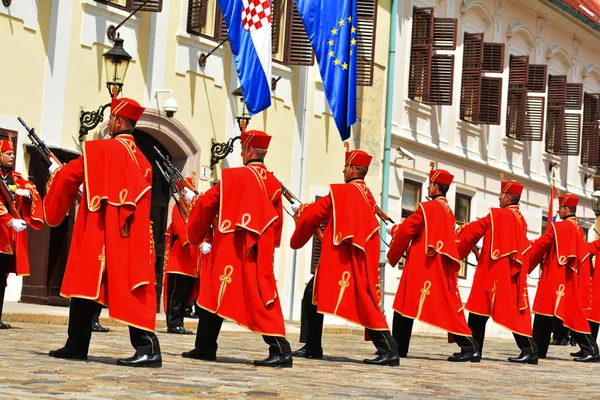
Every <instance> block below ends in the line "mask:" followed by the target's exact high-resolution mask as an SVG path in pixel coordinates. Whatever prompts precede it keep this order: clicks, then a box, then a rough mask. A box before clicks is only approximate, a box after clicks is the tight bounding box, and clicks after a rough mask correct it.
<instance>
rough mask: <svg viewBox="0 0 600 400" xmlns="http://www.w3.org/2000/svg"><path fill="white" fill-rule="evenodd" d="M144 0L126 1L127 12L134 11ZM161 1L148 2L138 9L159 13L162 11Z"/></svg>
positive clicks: (152, 0) (151, 0)
mask: <svg viewBox="0 0 600 400" xmlns="http://www.w3.org/2000/svg"><path fill="white" fill-rule="evenodd" d="M145 1H146V0H128V1H127V9H128V10H129V11H135V10H137V8H138V7H139V6H141V5H142V4H144V2H145ZM162 3H163V2H162V0H150V1H149V2H148V3H146V5H144V6H143V7H142V8H140V11H147V12H161V11H162Z"/></svg>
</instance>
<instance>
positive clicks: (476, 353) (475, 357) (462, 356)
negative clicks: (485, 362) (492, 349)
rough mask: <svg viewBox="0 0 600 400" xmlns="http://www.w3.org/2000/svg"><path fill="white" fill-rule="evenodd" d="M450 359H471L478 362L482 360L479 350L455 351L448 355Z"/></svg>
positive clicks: (459, 360)
mask: <svg viewBox="0 0 600 400" xmlns="http://www.w3.org/2000/svg"><path fill="white" fill-rule="evenodd" d="M455 354H456V355H455ZM448 361H451V362H467V361H471V362H475V363H478V362H480V361H481V353H479V351H478V350H474V351H469V352H464V353H463V352H461V353H454V354H453V355H451V356H450V357H448Z"/></svg>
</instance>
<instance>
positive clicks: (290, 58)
mask: <svg viewBox="0 0 600 400" xmlns="http://www.w3.org/2000/svg"><path fill="white" fill-rule="evenodd" d="M286 25H287V28H286V39H285V53H284V64H286V65H313V64H314V61H315V57H314V54H313V51H312V46H311V44H310V40H309V39H308V36H307V34H306V30H305V29H304V24H303V23H302V19H301V18H300V13H299V12H298V7H297V6H296V2H295V1H294V0H288V4H287V24H286Z"/></svg>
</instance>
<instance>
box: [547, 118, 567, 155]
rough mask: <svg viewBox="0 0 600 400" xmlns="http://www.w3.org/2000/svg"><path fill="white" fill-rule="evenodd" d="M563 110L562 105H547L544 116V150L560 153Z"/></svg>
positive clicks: (563, 120) (562, 132) (562, 133)
mask: <svg viewBox="0 0 600 400" xmlns="http://www.w3.org/2000/svg"><path fill="white" fill-rule="evenodd" d="M564 122H565V110H564V109H563V108H562V107H556V106H555V107H550V106H548V111H547V117H546V151H547V152H548V153H552V154H562V153H561V148H562V137H563V135H564Z"/></svg>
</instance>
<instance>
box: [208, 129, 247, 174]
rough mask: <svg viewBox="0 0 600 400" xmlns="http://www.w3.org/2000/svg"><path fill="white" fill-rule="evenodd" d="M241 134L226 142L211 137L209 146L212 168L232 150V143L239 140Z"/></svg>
mask: <svg viewBox="0 0 600 400" xmlns="http://www.w3.org/2000/svg"><path fill="white" fill-rule="evenodd" d="M241 139H242V137H241V136H236V137H232V138H231V139H229V140H228V141H227V142H222V143H219V142H216V141H215V140H214V139H213V142H212V145H211V146H210V168H211V169H212V168H213V167H214V166H215V165H217V163H218V162H219V161H220V160H222V159H224V158H225V157H227V155H229V154H230V153H231V152H233V144H234V143H235V141H236V140H241Z"/></svg>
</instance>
